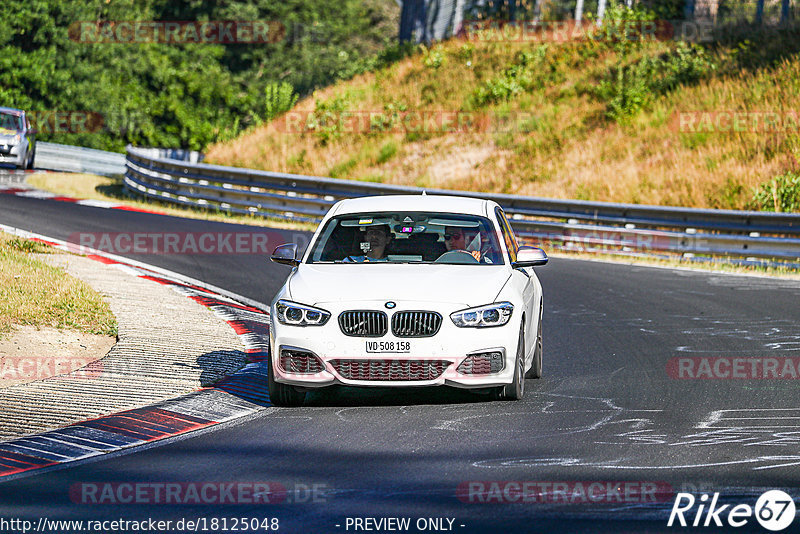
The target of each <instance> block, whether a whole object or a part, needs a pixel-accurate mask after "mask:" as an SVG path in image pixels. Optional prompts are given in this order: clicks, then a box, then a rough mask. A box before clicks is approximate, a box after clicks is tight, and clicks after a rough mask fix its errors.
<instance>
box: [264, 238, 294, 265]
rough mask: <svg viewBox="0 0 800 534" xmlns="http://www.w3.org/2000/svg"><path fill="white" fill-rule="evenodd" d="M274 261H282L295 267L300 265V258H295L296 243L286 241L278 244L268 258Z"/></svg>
mask: <svg viewBox="0 0 800 534" xmlns="http://www.w3.org/2000/svg"><path fill="white" fill-rule="evenodd" d="M269 259H271V260H272V261H274V262H275V263H282V264H284V265H291V266H292V267H297V266H298V265H300V260H298V259H297V243H286V244H285V245H278V247H277V248H276V249H275V251H274V252H273V253H272V256H270V258H269Z"/></svg>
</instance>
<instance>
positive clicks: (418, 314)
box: [392, 311, 442, 337]
mask: <svg viewBox="0 0 800 534" xmlns="http://www.w3.org/2000/svg"><path fill="white" fill-rule="evenodd" d="M441 326H442V316H441V315H439V314H438V313H436V312H430V311H401V312H397V313H395V314H394V315H392V334H394V335H395V336H397V337H431V336H435V335H436V333H437V332H438V331H439V328H440V327H441Z"/></svg>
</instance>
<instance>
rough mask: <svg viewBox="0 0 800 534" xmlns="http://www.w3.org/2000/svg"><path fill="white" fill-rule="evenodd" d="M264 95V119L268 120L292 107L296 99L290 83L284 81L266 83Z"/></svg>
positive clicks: (296, 96)
mask: <svg viewBox="0 0 800 534" xmlns="http://www.w3.org/2000/svg"><path fill="white" fill-rule="evenodd" d="M264 96H265V101H264V120H268V121H269V120H272V119H274V118H275V117H277V116H278V115H280V114H281V113H286V112H287V111H289V110H290V109H292V107H293V106H294V105H295V104H296V103H297V99H298V95H297V94H296V93H295V92H294V87H292V84H290V83H286V82H281V83H280V84H278V83H271V84H269V85H267V87H266V89H264Z"/></svg>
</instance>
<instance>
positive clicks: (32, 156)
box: [25, 149, 36, 169]
mask: <svg viewBox="0 0 800 534" xmlns="http://www.w3.org/2000/svg"><path fill="white" fill-rule="evenodd" d="M34 159H36V149H33V152H31V156H30V158H28V164H27V165H25V168H26V169H33V160H34Z"/></svg>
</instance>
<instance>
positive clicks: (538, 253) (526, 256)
mask: <svg viewBox="0 0 800 534" xmlns="http://www.w3.org/2000/svg"><path fill="white" fill-rule="evenodd" d="M547 260H548V258H547V254H545V253H544V250H542V249H540V248H537V247H527V246H522V247H519V251H518V252H517V261H515V262H514V265H513V266H514V268H515V269H517V268H519V267H537V266H539V265H545V264H546V263H547Z"/></svg>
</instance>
